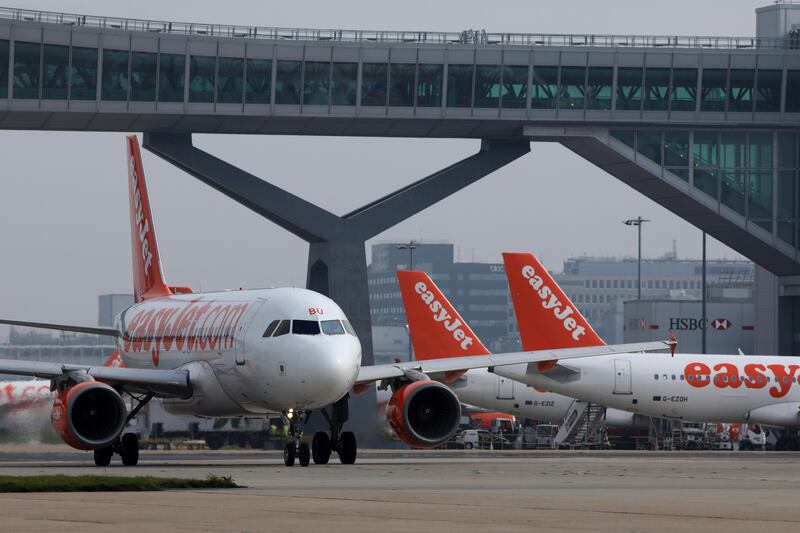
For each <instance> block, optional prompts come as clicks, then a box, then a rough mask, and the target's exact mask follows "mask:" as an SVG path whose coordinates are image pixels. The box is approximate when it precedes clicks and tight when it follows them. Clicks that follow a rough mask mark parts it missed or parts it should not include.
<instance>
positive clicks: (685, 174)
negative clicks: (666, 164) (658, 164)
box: [667, 168, 689, 182]
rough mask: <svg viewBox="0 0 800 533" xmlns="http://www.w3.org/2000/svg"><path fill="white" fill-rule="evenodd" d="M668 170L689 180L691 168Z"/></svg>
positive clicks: (684, 179)
mask: <svg viewBox="0 0 800 533" xmlns="http://www.w3.org/2000/svg"><path fill="white" fill-rule="evenodd" d="M667 170H668V171H669V172H671V173H673V174H675V175H676V176H678V177H679V178H680V179H682V180H683V181H686V182H688V181H689V169H688V168H667Z"/></svg>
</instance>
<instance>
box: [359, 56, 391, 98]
mask: <svg viewBox="0 0 800 533" xmlns="http://www.w3.org/2000/svg"><path fill="white" fill-rule="evenodd" d="M361 69H362V70H361V105H365V106H385V105H386V84H387V83H388V80H387V77H388V75H389V68H388V65H387V64H386V63H364V64H363V65H362V66H361Z"/></svg>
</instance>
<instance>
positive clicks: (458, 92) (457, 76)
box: [447, 65, 472, 107]
mask: <svg viewBox="0 0 800 533" xmlns="http://www.w3.org/2000/svg"><path fill="white" fill-rule="evenodd" d="M470 106H472V65H447V107H470Z"/></svg>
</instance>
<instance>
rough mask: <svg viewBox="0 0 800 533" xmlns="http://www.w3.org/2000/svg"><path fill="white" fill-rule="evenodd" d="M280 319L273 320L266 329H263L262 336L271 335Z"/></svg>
mask: <svg viewBox="0 0 800 533" xmlns="http://www.w3.org/2000/svg"><path fill="white" fill-rule="evenodd" d="M280 323H281V321H280V320H273V321H272V322H271V323H270V325H269V326H267V329H266V330H265V331H264V335H263V336H264V337H272V334H273V333H275V330H276V329H277V328H278V324H280Z"/></svg>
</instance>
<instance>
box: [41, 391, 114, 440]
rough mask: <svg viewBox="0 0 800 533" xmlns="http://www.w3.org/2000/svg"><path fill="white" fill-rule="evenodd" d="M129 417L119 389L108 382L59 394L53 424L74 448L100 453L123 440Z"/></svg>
mask: <svg viewBox="0 0 800 533" xmlns="http://www.w3.org/2000/svg"><path fill="white" fill-rule="evenodd" d="M127 414H128V413H127V409H126V408H125V402H124V401H123V400H122V396H120V394H119V393H118V392H117V391H116V390H114V389H113V388H112V387H110V386H109V385H106V384H105V383H100V382H97V381H84V382H81V383H78V384H76V385H73V386H71V387H69V388H67V389H64V390H63V391H61V392H59V393H58V396H56V401H55V402H54V403H53V410H52V411H51V412H50V422H51V423H52V424H53V428H54V429H55V430H56V433H58V435H59V436H60V437H61V438H62V439H63V440H64V442H66V443H67V444H69V445H70V446H72V447H73V448H77V449H79V450H97V449H100V448H105V447H106V446H110V445H111V444H113V443H114V441H116V440H117V438H119V436H120V434H121V433H122V430H123V429H125V419H126V418H127Z"/></svg>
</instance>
